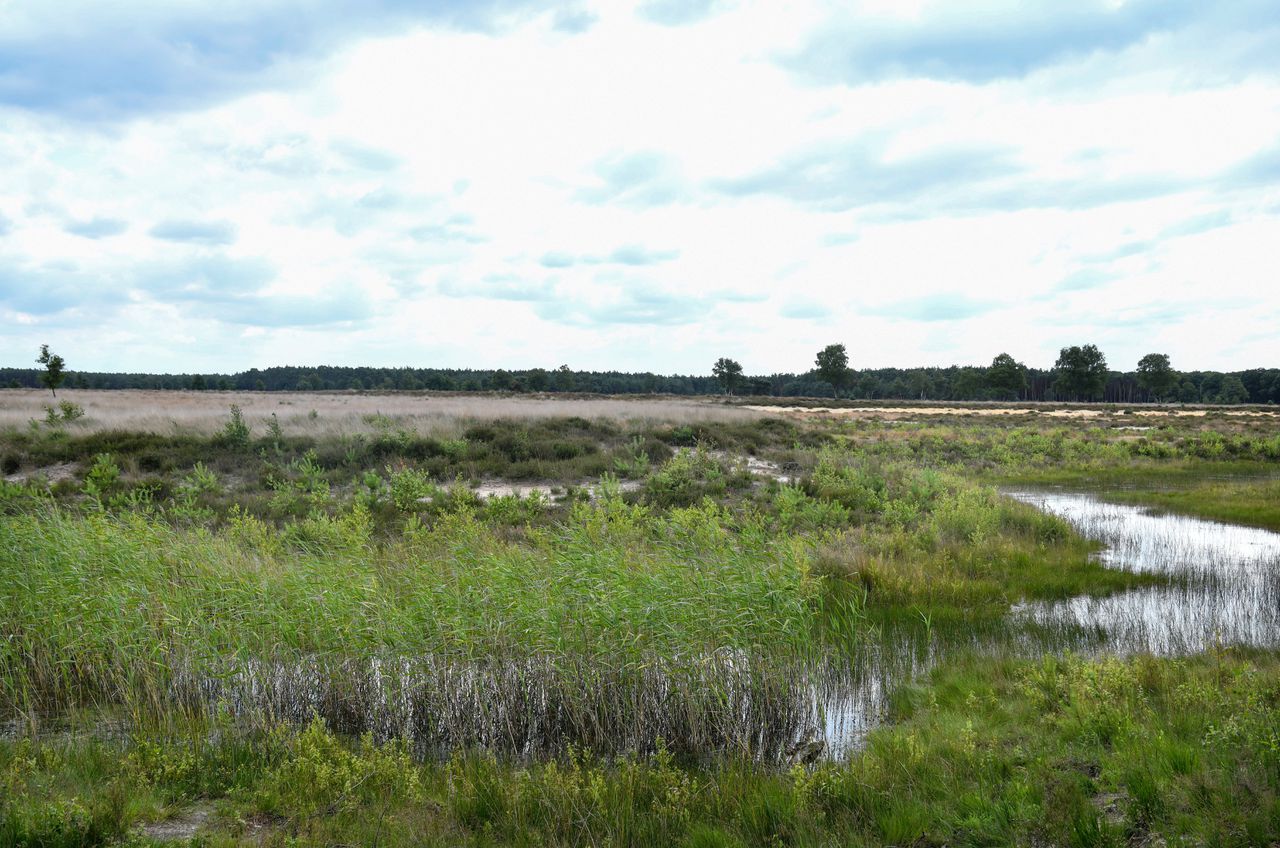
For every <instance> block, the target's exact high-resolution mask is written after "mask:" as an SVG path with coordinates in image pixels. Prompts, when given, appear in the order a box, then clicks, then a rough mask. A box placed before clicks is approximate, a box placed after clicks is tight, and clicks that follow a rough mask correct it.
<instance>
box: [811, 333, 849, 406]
mask: <svg viewBox="0 0 1280 848" xmlns="http://www.w3.org/2000/svg"><path fill="white" fill-rule="evenodd" d="M815 364H816V365H817V366H818V376H819V377H821V378H822V379H823V380H825V381H826V382H828V383H830V384H831V396H832V397H837V396H839V393H840V389H841V388H842V387H844V386H845V385H847V384H848V382H849V377H850V376H851V374H850V372H849V354H848V352H847V351H846V350H845V349H844V345H842V344H833V345H827V346H826V347H824V348H823V349H822V350H820V351H818V358H817V360H816V361H815Z"/></svg>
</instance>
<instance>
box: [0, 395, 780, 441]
mask: <svg viewBox="0 0 1280 848" xmlns="http://www.w3.org/2000/svg"><path fill="white" fill-rule="evenodd" d="M58 400H60V401H62V400H67V401H71V402H72V403H77V404H80V405H81V406H83V407H84V410H85V415H84V417H83V418H81V419H79V420H78V421H75V422H73V423H71V424H69V425H67V427H68V429H69V430H71V431H73V432H77V431H78V432H85V433H89V432H95V431H101V430H130V431H136V432H150V433H161V434H170V433H177V432H186V433H190V432H199V433H205V434H209V433H214V432H216V431H218V430H220V429H221V428H222V427H223V425H224V424H225V423H226V421H227V416H228V410H229V409H230V407H231V405H232V404H236V405H237V406H239V407H240V409H241V410H242V411H243V413H244V417H245V420H246V421H247V422H248V423H249V424H250V425H251V426H252V427H254V428H255V430H258V431H260V430H261V428H262V426H263V421H264V420H265V419H267V418H269V417H270V416H271V414H272V413H275V415H276V417H277V419H278V420H279V422H280V426H281V427H283V428H284V429H285V431H286V432H287V433H289V434H290V435H310V436H330V435H341V434H349V433H360V432H369V431H372V430H374V429H375V428H376V427H377V426H379V423H380V422H385V421H387V420H390V421H391V422H393V423H394V424H395V425H396V426H398V427H408V428H412V429H414V430H417V431H418V432H420V433H424V434H432V435H437V434H439V435H451V434H454V433H455V432H456V431H457V430H458V429H459V427H460V422H463V421H466V420H469V419H496V418H517V419H520V418H523V419H538V418H555V417H562V416H575V415H576V416H579V417H581V418H587V419H597V418H607V419H615V420H639V421H646V420H648V421H662V422H672V423H690V422H702V421H742V420H750V419H754V418H758V417H759V413H758V412H755V411H752V410H748V409H744V408H741V407H731V406H726V405H723V404H719V403H715V402H713V401H710V400H706V399H692V398H690V399H680V398H668V397H663V398H657V397H645V398H583V397H569V398H560V397H545V396H538V397H510V396H497V395H452V394H450V395H435V394H432V395H411V394H395V395H376V394H370V395H366V394H342V393H311V392H173V391H142V390H122V391H93V390H64V391H62V392H59V394H58ZM51 401H52V398H51V397H50V395H49V393H48V392H45V391H37V390H34V389H5V390H0V429H4V428H13V427H26V426H27V422H29V421H30V420H32V419H36V420H43V419H44V417H45V407H46V406H47V405H49V404H50V403H51ZM378 416H381V418H379V417H378Z"/></svg>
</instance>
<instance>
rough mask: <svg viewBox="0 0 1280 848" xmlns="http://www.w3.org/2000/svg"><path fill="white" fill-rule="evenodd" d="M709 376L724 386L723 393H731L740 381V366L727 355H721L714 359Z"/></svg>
mask: <svg viewBox="0 0 1280 848" xmlns="http://www.w3.org/2000/svg"><path fill="white" fill-rule="evenodd" d="M711 376H713V377H715V378H716V379H717V380H719V381H720V385H722V386H724V391H725V394H730V395H731V394H733V393H734V390H735V389H737V388H738V384H739V383H741V382H742V366H741V365H739V364H738V363H737V362H735V361H734V360H732V359H730V358H728V357H727V356H722V357H720V358H719V359H717V360H716V364H715V365H713V366H711Z"/></svg>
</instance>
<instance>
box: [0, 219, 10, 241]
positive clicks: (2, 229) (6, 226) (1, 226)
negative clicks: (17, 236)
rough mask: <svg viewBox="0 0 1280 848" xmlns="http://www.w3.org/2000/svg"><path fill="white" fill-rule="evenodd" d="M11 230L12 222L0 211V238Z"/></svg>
mask: <svg viewBox="0 0 1280 848" xmlns="http://www.w3.org/2000/svg"><path fill="white" fill-rule="evenodd" d="M11 232H13V222H12V221H10V220H9V219H8V218H6V217H5V216H4V215H3V214H2V213H0V238H3V237H4V236H7V235H9V233H11Z"/></svg>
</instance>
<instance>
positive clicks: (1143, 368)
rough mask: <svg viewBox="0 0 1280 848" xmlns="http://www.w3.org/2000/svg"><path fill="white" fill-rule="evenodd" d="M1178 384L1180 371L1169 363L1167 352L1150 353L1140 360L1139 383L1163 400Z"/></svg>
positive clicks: (1158, 399)
mask: <svg viewBox="0 0 1280 848" xmlns="http://www.w3.org/2000/svg"><path fill="white" fill-rule="evenodd" d="M1177 384H1178V372H1176V371H1174V370H1173V366H1171V365H1170V364H1169V355H1168V354H1167V353H1148V354H1147V355H1146V356H1144V357H1142V358H1141V359H1139V360H1138V385H1139V386H1142V388H1144V389H1146V390H1147V391H1148V392H1150V393H1151V397H1153V398H1154V399H1155V400H1156V401H1162V400H1164V399H1165V398H1167V397H1168V396H1169V394H1170V393H1171V392H1172V391H1173V388H1174V386H1176V385H1177Z"/></svg>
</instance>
